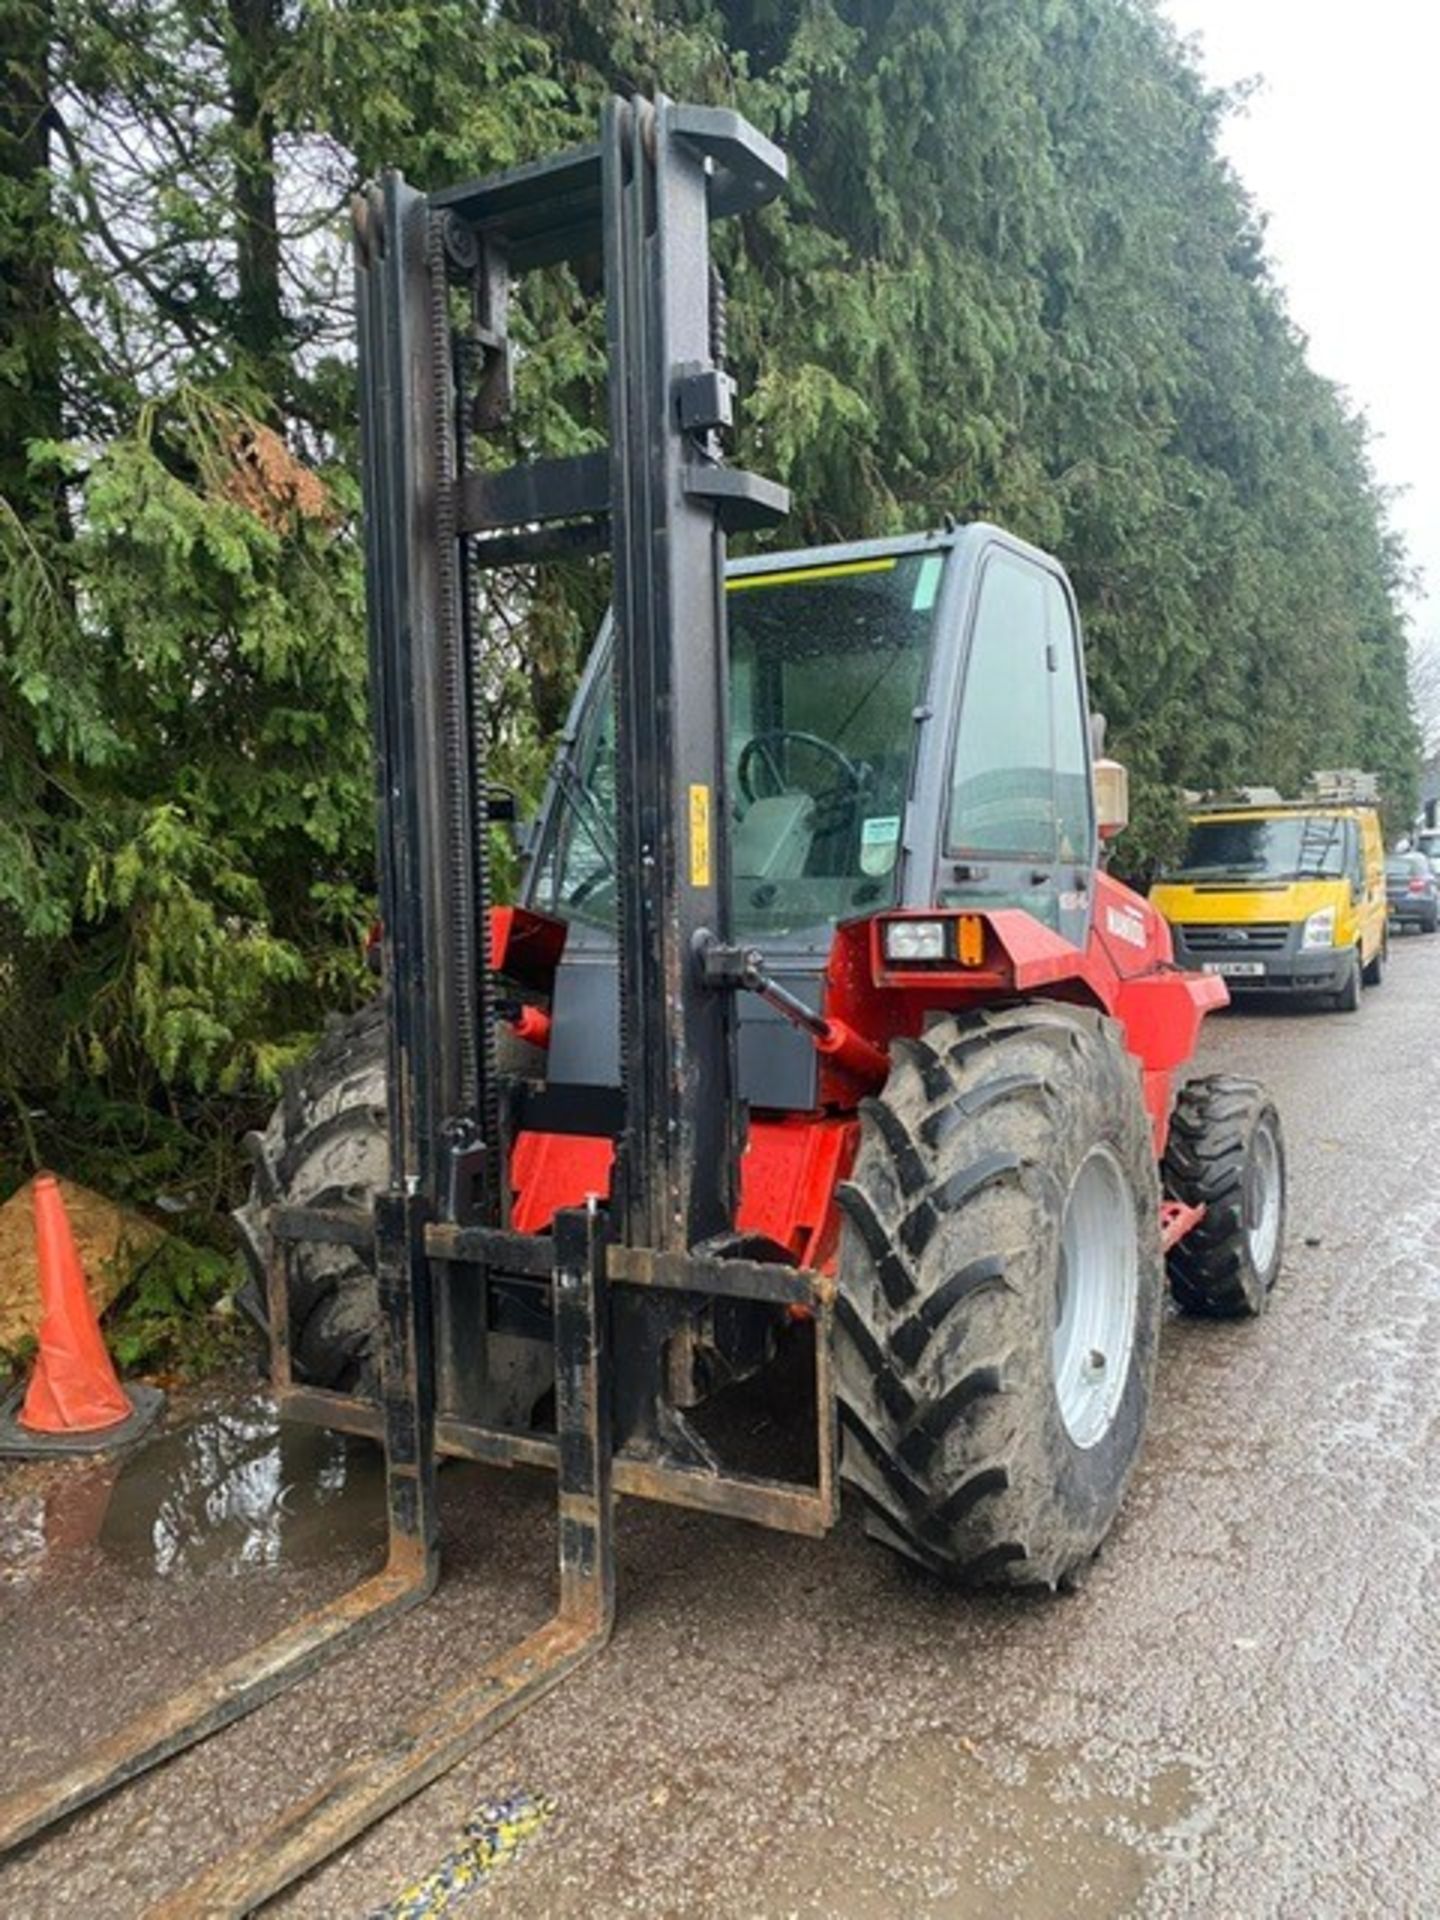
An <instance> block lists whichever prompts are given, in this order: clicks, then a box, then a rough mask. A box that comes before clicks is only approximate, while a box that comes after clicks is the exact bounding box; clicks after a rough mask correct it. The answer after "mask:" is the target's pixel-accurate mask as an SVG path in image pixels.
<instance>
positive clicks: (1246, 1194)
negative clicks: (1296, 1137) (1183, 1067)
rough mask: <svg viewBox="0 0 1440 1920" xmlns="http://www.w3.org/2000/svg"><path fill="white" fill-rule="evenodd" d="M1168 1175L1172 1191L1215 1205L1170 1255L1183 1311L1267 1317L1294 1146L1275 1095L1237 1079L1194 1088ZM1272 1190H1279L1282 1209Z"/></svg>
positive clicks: (1177, 1127) (1178, 1116)
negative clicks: (1289, 1147) (1288, 1156)
mask: <svg viewBox="0 0 1440 1920" xmlns="http://www.w3.org/2000/svg"><path fill="white" fill-rule="evenodd" d="M1267 1135H1268V1137H1269V1141H1270V1142H1271V1148H1270V1150H1268V1151H1267V1149H1266V1146H1265V1137H1266V1136H1267ZM1161 1172H1162V1177H1163V1180H1164V1184H1165V1191H1166V1193H1167V1194H1169V1195H1170V1196H1171V1197H1172V1198H1174V1199H1176V1200H1183V1201H1184V1202H1185V1203H1186V1204H1187V1205H1188V1206H1203V1207H1204V1208H1205V1218H1204V1219H1203V1220H1202V1221H1201V1222H1200V1224H1199V1225H1198V1226H1197V1227H1193V1228H1192V1229H1191V1231H1190V1232H1189V1233H1187V1234H1186V1236H1185V1238H1184V1239H1183V1240H1181V1241H1180V1242H1179V1243H1178V1245H1176V1246H1174V1247H1172V1248H1171V1250H1170V1256H1169V1261H1168V1266H1169V1271H1170V1291H1171V1292H1172V1293H1173V1294H1174V1296H1175V1301H1176V1304H1177V1306H1179V1307H1180V1308H1181V1309H1182V1310H1183V1311H1184V1312H1186V1313H1198V1314H1207V1315H1209V1316H1211V1317H1212V1318H1217V1319H1238V1318H1241V1317H1242V1316H1244V1315H1246V1314H1256V1313H1263V1312H1264V1310H1265V1307H1266V1304H1267V1302H1268V1300H1269V1297H1270V1291H1271V1289H1272V1287H1273V1286H1274V1285H1275V1281H1276V1279H1277V1277H1278V1275H1279V1272H1280V1262H1281V1257H1282V1255H1283V1252H1284V1245H1285V1139H1284V1135H1283V1133H1282V1132H1281V1129H1280V1116H1279V1114H1278V1113H1277V1112H1276V1111H1275V1108H1274V1107H1273V1106H1272V1104H1271V1102H1270V1098H1269V1096H1268V1094H1267V1093H1266V1092H1265V1089H1264V1088H1263V1087H1262V1086H1260V1085H1258V1084H1257V1083H1256V1082H1255V1081H1254V1080H1240V1079H1236V1078H1235V1077H1234V1076H1233V1075H1231V1074H1211V1075H1209V1076H1207V1077H1204V1078H1198V1079H1195V1080H1190V1081H1187V1082H1186V1084H1185V1085H1184V1086H1183V1087H1182V1088H1181V1089H1180V1093H1179V1096H1178V1097H1177V1099H1176V1102H1175V1112H1174V1114H1173V1116H1172V1118H1171V1121H1170V1139H1169V1142H1168V1144H1167V1146H1166V1149H1165V1161H1164V1165H1163V1167H1162V1169H1161ZM1266 1185H1273V1188H1274V1191H1273V1196H1272V1205H1273V1211H1267V1210H1266V1204H1265V1202H1266V1195H1265V1193H1264V1192H1262V1191H1261V1188H1262V1186H1266Z"/></svg>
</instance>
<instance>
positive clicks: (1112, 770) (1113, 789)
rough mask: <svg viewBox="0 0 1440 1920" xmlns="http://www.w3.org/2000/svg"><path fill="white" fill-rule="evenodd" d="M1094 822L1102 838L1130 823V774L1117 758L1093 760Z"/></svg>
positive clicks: (1113, 836) (1111, 835)
mask: <svg viewBox="0 0 1440 1920" xmlns="http://www.w3.org/2000/svg"><path fill="white" fill-rule="evenodd" d="M1095 824H1096V828H1097V830H1098V832H1099V834H1100V838H1101V839H1102V840H1113V839H1114V838H1115V836H1116V834H1117V833H1121V832H1123V831H1124V829H1125V828H1126V827H1128V826H1129V824H1130V775H1129V774H1128V773H1127V772H1126V771H1125V769H1124V767H1122V766H1121V764H1120V762H1119V761H1118V760H1097V761H1096V762H1095Z"/></svg>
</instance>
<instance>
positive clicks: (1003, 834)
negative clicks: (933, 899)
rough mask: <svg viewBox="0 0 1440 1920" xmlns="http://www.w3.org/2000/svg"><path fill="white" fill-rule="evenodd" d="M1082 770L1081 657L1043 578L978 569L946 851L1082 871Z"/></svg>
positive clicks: (1016, 570)
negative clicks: (1076, 864) (1073, 864)
mask: <svg viewBox="0 0 1440 1920" xmlns="http://www.w3.org/2000/svg"><path fill="white" fill-rule="evenodd" d="M1092 833H1093V826H1092V811H1091V797H1090V764H1089V750H1088V745H1087V740H1086V726H1085V696H1084V683H1083V680H1082V678H1081V665H1080V650H1079V646H1078V644H1077V638H1076V633H1075V625H1074V621H1073V619H1072V618H1071V614H1070V607H1069V603H1068V601H1067V599H1066V597H1065V594H1064V591H1063V589H1062V588H1061V586H1060V583H1059V581H1058V580H1056V579H1055V577H1054V576H1053V575H1052V574H1049V573H1046V572H1043V571H1042V570H1041V569H1040V568H1038V567H1034V566H1032V565H1030V563H1029V562H1028V561H1026V560H1023V559H1021V558H1020V557H1019V556H1018V555H1012V554H1008V553H1004V552H996V553H992V554H991V556H990V557H989V559H988V560H987V561H986V563H985V568H984V572H983V574H982V576H981V581H980V592H979V599H978V603H977V606H976V611H975V621H974V626H973V628H972V631H971V637H970V648H969V653H968V656H967V659H966V664H965V678H964V685H963V688H962V691H961V696H960V722H959V727H958V729H957V733H956V740H955V760H954V767H953V772H952V778H951V788H950V811H949V822H948V833H947V845H948V850H949V851H950V852H951V853H956V854H969V853H978V854H990V855H994V856H998V857H1000V858H1005V857H1010V858H1013V859H1026V860H1034V861H1045V862H1050V861H1054V860H1056V859H1057V858H1058V859H1064V860H1074V861H1088V860H1089V858H1090V850H1091V844H1092Z"/></svg>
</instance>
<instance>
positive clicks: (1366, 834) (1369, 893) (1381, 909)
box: [1357, 813, 1389, 959]
mask: <svg viewBox="0 0 1440 1920" xmlns="http://www.w3.org/2000/svg"><path fill="white" fill-rule="evenodd" d="M1357 837H1358V839H1359V841H1360V868H1361V884H1362V887H1363V889H1364V891H1363V904H1362V905H1361V908H1360V912H1361V922H1362V934H1361V947H1362V950H1363V951H1364V954H1365V957H1366V958H1367V959H1369V958H1371V957H1372V956H1373V955H1374V954H1377V953H1379V952H1380V951H1381V950H1382V949H1383V947H1384V945H1385V929H1386V923H1387V921H1388V918H1389V907H1388V905H1387V903H1386V899H1385V842H1384V839H1383V838H1382V836H1381V832H1380V822H1379V820H1378V819H1377V818H1376V817H1375V815H1374V814H1373V813H1367V814H1362V816H1361V818H1360V822H1359V832H1358V835H1357Z"/></svg>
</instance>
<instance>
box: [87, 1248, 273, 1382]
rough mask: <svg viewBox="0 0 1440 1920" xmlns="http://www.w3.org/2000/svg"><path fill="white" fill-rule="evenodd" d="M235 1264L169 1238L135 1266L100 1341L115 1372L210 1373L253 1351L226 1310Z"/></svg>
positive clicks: (229, 1306)
mask: <svg viewBox="0 0 1440 1920" xmlns="http://www.w3.org/2000/svg"><path fill="white" fill-rule="evenodd" d="M236 1265H237V1263H236V1261H235V1260H234V1258H233V1257H231V1256H227V1255H225V1254H223V1253H217V1252H216V1251H215V1250H214V1249H213V1248H211V1247H194V1246H190V1245H189V1244H188V1243H187V1242H186V1241H184V1240H181V1239H178V1238H177V1237H175V1236H174V1235H171V1236H169V1237H167V1238H166V1239H164V1240H161V1241H160V1242H158V1244H157V1245H156V1246H155V1247H154V1248H152V1249H151V1251H150V1252H148V1253H147V1254H145V1255H144V1256H143V1257H142V1258H140V1259H139V1260H137V1261H136V1262H135V1264H134V1267H133V1269H132V1271H131V1274H130V1275H129V1279H128V1284H127V1286H126V1289H125V1292H124V1293H123V1294H122V1295H121V1297H120V1299H119V1301H118V1302H117V1303H116V1305H115V1307H114V1309H113V1311H112V1312H111V1313H110V1315H109V1316H108V1318H107V1321H106V1327H105V1333H106V1340H107V1343H108V1345H109V1348H110V1351H111V1353H112V1354H113V1355H114V1357H115V1362H116V1364H117V1365H118V1366H120V1367H122V1368H125V1369H127V1370H133V1369H135V1368H140V1367H145V1368H149V1369H152V1370H154V1369H157V1368H163V1369H165V1370H166V1371H167V1372H174V1373H179V1374H182V1375H187V1376H196V1375H200V1374H206V1373H213V1372H215V1371H216V1369H217V1368H219V1367H220V1366H222V1365H223V1364H224V1363H225V1362H226V1361H227V1360H231V1361H233V1360H238V1359H239V1358H240V1357H241V1356H242V1355H243V1354H246V1353H248V1352H249V1351H250V1350H251V1349H252V1348H253V1344H254V1342H253V1339H252V1337H251V1335H250V1333H249V1332H248V1331H247V1330H246V1328H244V1327H243V1326H242V1325H241V1324H240V1322H239V1321H238V1319H237V1316H236V1313H235V1309H234V1307H233V1305H232V1304H231V1296H232V1293H233V1291H234V1287H235V1284H236V1281H237V1279H238V1277H239V1276H238V1273H237V1271H236Z"/></svg>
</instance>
